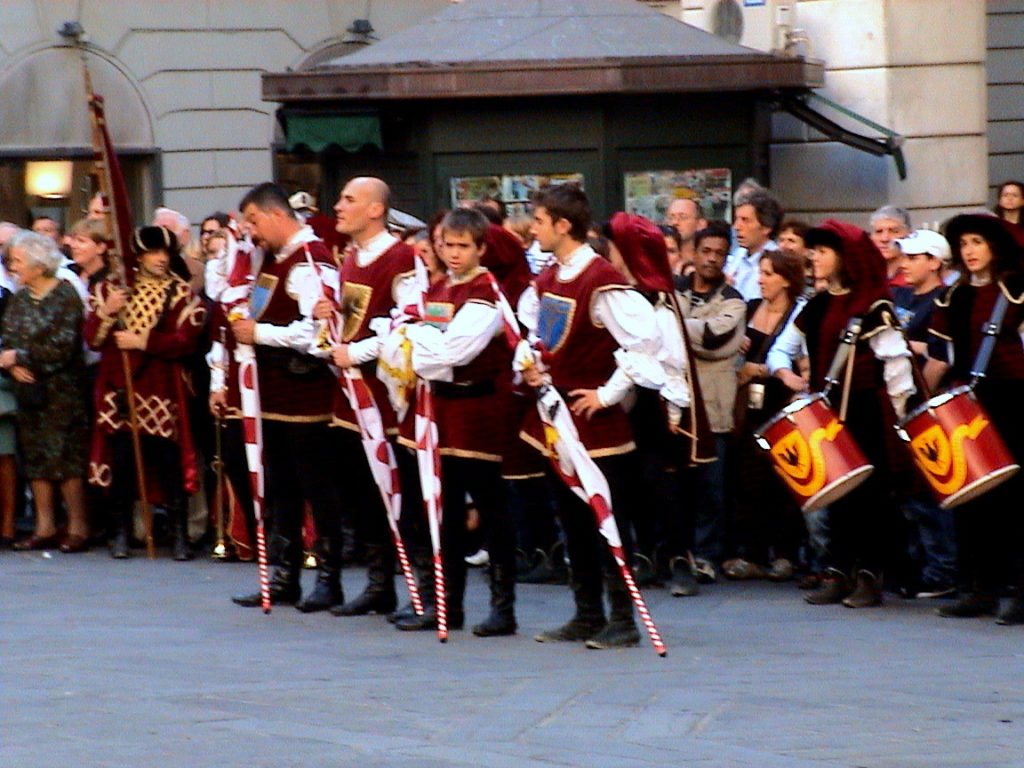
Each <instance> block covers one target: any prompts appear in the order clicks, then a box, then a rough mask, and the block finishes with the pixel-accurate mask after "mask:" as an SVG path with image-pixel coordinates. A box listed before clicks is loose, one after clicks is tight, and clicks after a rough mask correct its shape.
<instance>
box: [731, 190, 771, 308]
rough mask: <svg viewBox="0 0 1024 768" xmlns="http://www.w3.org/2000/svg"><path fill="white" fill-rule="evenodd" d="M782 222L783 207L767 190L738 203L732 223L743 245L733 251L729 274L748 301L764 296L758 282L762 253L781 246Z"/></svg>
mask: <svg viewBox="0 0 1024 768" xmlns="http://www.w3.org/2000/svg"><path fill="white" fill-rule="evenodd" d="M781 223H782V207H781V206H780V205H779V203H778V201H776V200H775V198H773V197H772V196H771V195H769V194H767V193H766V192H752V193H751V194H750V195H748V196H747V197H746V198H745V199H744V201H743V202H742V203H741V204H740V205H738V206H736V211H735V212H734V213H733V222H732V226H733V229H734V230H735V232H736V243H737V244H738V245H739V246H741V247H740V248H738V249H737V250H735V251H733V253H732V254H730V256H729V261H728V263H727V264H726V265H725V276H726V277H727V278H728V279H729V282H730V283H731V284H732V286H733V288H735V289H736V290H737V291H739V292H740V295H741V296H743V300H744V301H750V300H751V299H757V298H760V296H761V289H760V287H759V286H758V282H757V278H758V270H759V265H760V262H761V255H762V254H763V253H764V252H765V251H773V250H775V249H776V248H777V247H778V246H777V245H776V244H775V240H774V238H775V235H776V234H777V233H778V229H779V224H781Z"/></svg>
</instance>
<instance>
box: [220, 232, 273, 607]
mask: <svg viewBox="0 0 1024 768" xmlns="http://www.w3.org/2000/svg"><path fill="white" fill-rule="evenodd" d="M232 224H233V222H232ZM253 250H254V247H253V245H252V243H251V242H249V241H248V240H241V239H240V238H239V235H238V232H237V230H236V229H235V227H234V226H232V227H229V230H228V243H227V246H226V251H225V253H224V256H223V257H222V258H224V259H225V260H226V263H225V278H226V282H225V284H224V285H223V286H220V295H219V296H218V298H219V299H220V302H221V306H222V307H223V309H224V316H225V317H226V318H227V319H228V322H233V321H235V320H241V319H243V318H245V317H248V315H249V311H248V306H249V305H248V299H249V288H250V285H249V284H250V282H251V281H252V274H251V271H252V258H253ZM234 355H235V360H236V361H237V362H238V393H239V398H240V400H241V409H242V437H243V440H244V442H245V462H246V464H247V465H248V467H249V484H250V486H251V487H252V508H253V515H254V517H255V518H256V568H257V572H258V574H259V580H260V605H261V607H262V608H263V613H265V614H269V613H270V570H269V566H268V557H267V536H266V514H265V503H264V473H263V422H262V421H261V412H262V408H261V404H260V386H259V378H258V376H257V370H256V349H255V348H254V347H253V345H252V344H236V345H235V352H234Z"/></svg>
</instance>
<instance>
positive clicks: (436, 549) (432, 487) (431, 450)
mask: <svg viewBox="0 0 1024 768" xmlns="http://www.w3.org/2000/svg"><path fill="white" fill-rule="evenodd" d="M415 268H416V277H417V280H419V283H420V285H422V286H424V293H422V294H420V295H419V298H418V299H417V303H416V305H415V306H410V307H407V308H405V309H406V312H407V313H408V314H410V315H415V316H417V317H419V318H423V317H426V311H425V300H424V297H425V295H426V288H427V287H428V286H429V285H430V278H429V277H428V276H427V265H426V264H425V263H424V262H423V260H422V259H420V258H417V259H416V261H415ZM415 438H416V467H417V469H419V475H420V489H421V491H422V495H423V506H424V508H425V510H426V513H427V528H428V530H429V531H430V547H431V550H432V553H433V560H434V611H435V613H436V614H437V639H438V640H440V641H441V642H442V643H447V642H448V595H447V591H446V589H445V575H444V551H443V548H442V546H441V526H442V525H443V524H444V502H443V495H442V487H441V450H440V446H439V445H438V436H437V418H436V416H435V411H434V394H433V391H432V390H431V388H430V382H428V381H425V380H424V379H422V378H420V377H417V378H416V411H415Z"/></svg>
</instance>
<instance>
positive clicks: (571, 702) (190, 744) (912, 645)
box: [0, 552, 1024, 768]
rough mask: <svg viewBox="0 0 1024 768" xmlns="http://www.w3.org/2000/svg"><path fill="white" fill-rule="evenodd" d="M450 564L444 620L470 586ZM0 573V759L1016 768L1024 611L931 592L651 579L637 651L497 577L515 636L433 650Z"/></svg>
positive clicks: (361, 629) (204, 565) (475, 578)
mask: <svg viewBox="0 0 1024 768" xmlns="http://www.w3.org/2000/svg"><path fill="white" fill-rule="evenodd" d="M471 576H472V578H471V579H470V589H469V594H468V598H467V613H468V617H467V624H471V623H472V622H474V621H478V620H479V619H480V618H482V616H483V614H484V613H485V610H486V600H487V595H486V588H485V585H484V580H483V577H482V575H481V574H478V573H474V574H472V575H471ZM305 578H306V580H307V583H309V582H310V581H311V579H312V574H310V573H307V574H306V575H305ZM0 579H2V581H0V584H2V589H0V601H2V603H0V605H2V613H0V615H2V627H3V642H2V653H3V665H2V673H0V685H2V688H0V697H2V698H0V717H2V728H0V766H2V767H3V768H22V767H24V768H50V767H51V766H76V767H79V766H80V767H82V768H93V767H99V766H111V767H116V768H123V767H124V766H142V765H144V766H152V767H153V768H177V767H178V766H181V767H182V768H186V767H187V768H206V767H207V766H208V767H209V768H233V767H234V766H239V767H242V766H246V767H250V768H263V767H264V766H265V767H266V768H283V767H284V766H301V767H302V768H319V767H320V766H325V767H326V766H331V767H335V766H366V767H370V766H374V767H375V766H402V767H403V768H427V767H428V766H487V767H488V768H490V767H492V766H493V767H495V768H505V767H506V766H507V767H508V768H534V767H537V768H540V767H542V766H543V767H546V768H550V767H552V766H588V767H597V766H609V768H612V767H614V768H633V767H634V766H698V767H699V768H720V767H721V768H734V767H736V768H748V767H749V768H831V767H834V766H850V767H851V768H852V767H857V766H864V767H865V768H923V767H927V768H953V767H954V766H956V767H958V768H959V767H962V768H995V767H996V766H999V767H1000V768H1004V767H1006V768H1008V767H1009V766H1015V767H1016V766H1024V628H1021V627H1018V628H1013V627H998V626H996V625H995V624H994V623H993V622H992V621H991V620H970V621H954V620H945V619H939V618H938V617H936V616H934V615H933V614H932V610H933V608H934V607H935V602H933V601H913V602H907V601H901V600H898V599H896V598H890V600H889V602H888V604H887V605H886V606H885V607H883V608H880V609H875V610H862V611H852V610H849V609H845V608H842V607H818V608H815V607H811V606H807V605H805V604H804V603H803V602H802V601H801V600H800V593H799V592H798V591H797V590H796V588H795V587H793V586H792V585H771V584H751V583H745V584H716V585H712V586H710V587H706V588H704V592H703V594H702V595H701V596H699V597H696V598H682V599H680V598H675V599H674V598H671V597H670V596H669V595H668V594H667V593H666V592H665V591H664V590H660V589H652V590H648V591H647V593H646V594H647V599H648V602H649V605H650V608H651V611H652V613H653V615H654V617H655V620H656V621H657V622H658V626H659V628H660V630H661V632H662V634H663V635H664V637H665V639H666V642H667V644H668V646H669V655H668V658H666V659H659V658H658V657H657V656H655V654H654V653H653V652H652V651H651V649H650V647H649V646H644V647H640V648H633V649H626V650H616V651H588V650H586V649H585V648H584V647H583V646H582V645H546V644H545V645H541V644H538V643H535V642H533V640H532V639H531V638H532V635H533V634H535V633H536V632H537V631H538V630H540V629H542V628H546V627H548V626H552V625H557V624H559V623H561V621H562V620H564V619H565V618H567V616H568V615H569V613H570V611H571V607H570V596H569V592H568V590H567V589H566V588H565V587H558V586H524V587H521V588H520V592H519V606H518V609H519V620H520V634H519V635H518V636H516V637H511V638H488V639H481V638H476V637H474V636H473V635H472V634H471V633H469V632H468V631H466V632H457V633H453V635H452V639H451V640H450V641H449V642H448V643H447V645H441V644H439V643H438V642H437V640H436V637H435V636H434V635H433V634H432V633H404V632H398V631H396V630H394V629H393V628H392V627H390V626H389V625H387V624H386V623H385V622H384V619H383V618H381V617H365V618H349V619H343V618H334V617H331V616H329V615H327V614H313V615H304V614H300V613H299V612H298V611H296V610H294V609H293V608H290V607H281V608H278V609H275V610H274V612H273V613H272V614H271V615H270V616H264V615H263V614H262V613H261V612H260V611H259V610H258V609H244V608H238V607H235V606H233V605H232V604H231V603H230V602H229V601H228V595H229V594H231V593H232V592H235V591H238V590H240V589H242V590H244V589H247V588H250V587H252V586H253V585H254V584H255V568H254V567H253V566H251V565H245V564H226V563H216V562H212V561H208V560H198V561H195V562H192V563H185V564H181V563H174V562H172V561H170V560H169V559H166V555H162V559H158V560H155V561H147V560H145V559H144V558H142V557H136V558H134V559H132V560H129V561H112V560H110V559H109V558H108V557H107V556H106V555H105V554H104V553H102V552H93V553H89V554H85V555H61V554H60V553H57V552H54V553H53V554H52V556H49V557H47V556H45V555H43V554H41V553H19V554H13V553H10V552H5V553H2V554H0ZM345 580H346V584H347V587H348V593H349V594H350V595H353V594H355V593H356V592H357V590H358V589H360V588H361V587H362V584H363V581H364V577H363V573H362V572H361V571H359V570H347V571H346V572H345Z"/></svg>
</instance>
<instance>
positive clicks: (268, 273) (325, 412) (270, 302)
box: [249, 240, 336, 422]
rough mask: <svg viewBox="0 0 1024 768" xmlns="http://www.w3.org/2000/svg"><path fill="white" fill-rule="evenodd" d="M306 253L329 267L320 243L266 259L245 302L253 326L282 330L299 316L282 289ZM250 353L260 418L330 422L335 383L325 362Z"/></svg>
mask: <svg viewBox="0 0 1024 768" xmlns="http://www.w3.org/2000/svg"><path fill="white" fill-rule="evenodd" d="M307 248H308V249H309V253H310V254H311V255H312V257H313V261H315V262H320V263H324V264H329V265H331V266H332V267H333V265H334V260H333V259H332V257H331V254H330V252H329V251H328V250H327V247H326V246H325V245H324V244H323V243H322V242H320V241H319V240H316V241H314V242H311V243H306V244H305V245H303V246H300V247H298V248H296V249H295V252H294V253H292V254H291V255H290V256H288V258H286V259H283V260H282V261H281V262H280V263H278V262H277V261H276V259H274V258H273V256H272V255H271V254H267V257H266V258H265V259H264V260H263V268H262V269H261V270H260V273H259V275H258V276H257V277H256V284H255V286H254V287H253V292H252V295H251V296H250V299H249V306H250V310H251V313H252V318H253V319H254V320H255V321H256V322H257V323H268V324H270V325H278V326H286V325H290V324H291V323H293V322H294V321H296V320H298V319H299V318H300V317H301V316H302V313H301V312H300V311H299V302H298V300H297V299H296V298H293V297H292V296H289V295H288V291H287V290H286V289H287V285H288V276H289V275H290V274H291V271H292V269H294V268H296V267H298V266H299V265H301V264H306V263H307V258H306V249H307ZM255 348H256V364H257V370H258V375H259V384H260V405H261V408H262V412H263V418H264V419H269V420H271V421H302V422H316V421H329V420H330V417H331V416H330V414H331V398H332V397H333V393H334V388H335V386H336V384H335V378H334V374H333V373H331V370H330V368H328V367H327V365H326V364H325V363H323V362H322V361H320V360H317V359H316V358H314V357H312V356H311V355H307V354H304V353H301V352H298V351H297V350H292V349H285V348H283V347H271V346H267V345H264V344H256V345H255Z"/></svg>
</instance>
